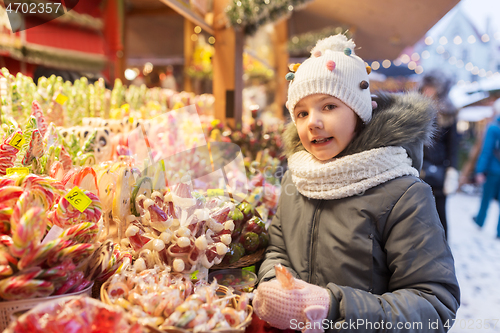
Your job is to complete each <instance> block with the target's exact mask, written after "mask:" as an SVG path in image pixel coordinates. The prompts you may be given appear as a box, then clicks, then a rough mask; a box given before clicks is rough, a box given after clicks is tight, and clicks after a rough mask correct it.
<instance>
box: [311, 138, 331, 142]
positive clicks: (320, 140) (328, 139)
mask: <svg viewBox="0 0 500 333" xmlns="http://www.w3.org/2000/svg"><path fill="white" fill-rule="evenodd" d="M332 139H333V137H329V138H324V139H319V140H312V141H311V142H312V143H313V144H322V143H327V142H330V141H331V140H332Z"/></svg>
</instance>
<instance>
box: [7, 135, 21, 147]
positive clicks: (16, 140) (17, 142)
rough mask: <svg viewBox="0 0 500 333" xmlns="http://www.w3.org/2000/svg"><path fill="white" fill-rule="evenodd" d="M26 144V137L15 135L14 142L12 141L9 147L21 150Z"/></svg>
mask: <svg viewBox="0 0 500 333" xmlns="http://www.w3.org/2000/svg"><path fill="white" fill-rule="evenodd" d="M23 144H24V137H23V135H22V134H21V133H15V134H14V136H13V137H12V140H10V142H9V145H11V146H12V147H14V148H16V149H21V147H22V146H23Z"/></svg>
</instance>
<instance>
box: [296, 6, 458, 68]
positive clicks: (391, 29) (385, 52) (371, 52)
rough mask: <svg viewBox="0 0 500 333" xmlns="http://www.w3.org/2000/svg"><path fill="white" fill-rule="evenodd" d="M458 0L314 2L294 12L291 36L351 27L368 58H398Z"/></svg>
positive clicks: (360, 52)
mask: <svg viewBox="0 0 500 333" xmlns="http://www.w3.org/2000/svg"><path fill="white" fill-rule="evenodd" d="M458 2H459V0H439V1H436V0H419V1H410V0H335V1H332V0H314V1H313V2H311V3H309V4H308V5H307V6H306V7H304V8H303V9H301V10H297V11H294V13H293V14H292V17H291V19H290V21H289V35H290V36H294V35H300V34H302V33H306V32H309V31H316V30H320V29H323V28H326V27H332V26H343V27H348V28H349V29H350V30H351V32H353V33H354V38H355V42H356V45H357V46H358V50H357V51H356V53H357V54H358V55H359V56H360V57H362V58H366V59H390V60H392V59H396V58H397V57H398V56H399V55H400V53H401V51H403V49H404V48H405V47H407V46H410V45H414V44H415V43H416V42H417V41H418V40H419V39H420V38H422V37H423V36H424V35H425V33H426V32H427V31H429V29H430V28H432V27H433V26H434V24H436V23H437V22H438V21H439V20H440V19H441V18H442V17H443V16H444V15H445V14H446V13H447V12H448V11H449V10H450V9H452V8H453V7H454V6H455V5H456V4H457V3H458Z"/></svg>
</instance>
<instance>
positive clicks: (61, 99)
mask: <svg viewBox="0 0 500 333" xmlns="http://www.w3.org/2000/svg"><path fill="white" fill-rule="evenodd" d="M67 100H68V96H66V95H63V94H59V95H57V97H56V103H58V104H61V105H64V103H66V101H67Z"/></svg>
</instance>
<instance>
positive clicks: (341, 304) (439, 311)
mask: <svg viewBox="0 0 500 333" xmlns="http://www.w3.org/2000/svg"><path fill="white" fill-rule="evenodd" d="M378 104H379V107H378V108H377V109H376V112H375V111H374V114H373V118H372V121H371V122H370V123H369V124H368V125H367V126H366V128H365V129H364V130H363V131H362V132H361V133H360V135H359V136H358V137H357V138H356V139H355V140H354V141H353V142H352V143H351V145H349V146H348V147H347V148H346V150H345V151H344V153H343V154H342V155H343V156H345V155H349V154H352V153H355V152H360V151H363V150H367V149H372V148H377V147H383V146H402V147H404V148H405V149H406V150H407V153H408V155H409V156H410V157H411V158H412V161H413V166H414V167H416V168H417V170H420V167H421V163H422V148H423V144H424V143H427V142H428V141H429V138H430V137H431V135H432V130H433V127H432V121H433V117H434V116H435V113H434V111H433V109H432V107H431V105H430V104H429V102H428V100H426V99H423V98H422V97H420V95H416V94H412V95H384V96H381V97H380V98H379V99H378ZM292 126H293V125H292ZM294 127H295V126H293V127H291V130H290V129H289V131H288V132H289V133H288V136H287V140H288V147H289V149H290V150H289V152H288V153H289V154H291V153H293V152H294V151H297V150H300V149H303V147H302V148H301V147H300V143H299V144H298V143H297V140H298V136H297V135H296V129H295V133H294ZM299 142H300V141H299ZM269 234H270V245H269V247H268V250H267V252H266V256H265V260H264V262H263V263H262V265H261V268H260V270H259V279H260V281H266V280H269V279H272V278H274V277H275V272H274V265H276V264H278V263H280V264H282V265H284V266H286V267H287V268H289V269H290V271H291V272H292V274H294V275H295V276H296V277H298V278H300V279H302V280H304V281H307V282H309V283H313V284H316V285H319V286H322V287H326V288H327V289H328V290H329V291H330V296H331V305H330V312H329V315H328V322H324V328H327V331H342V332H385V331H389V332H445V331H447V330H448V328H449V327H450V326H451V325H452V323H453V321H452V319H454V318H455V315H456V311H457V309H458V307H459V297H460V295H459V294H460V292H459V287H458V282H457V279H456V277H455V269H454V263H453V257H452V254H451V251H450V248H449V247H448V244H447V242H446V239H445V236H444V230H443V228H442V225H441V223H440V221H439V217H438V214H437V211H436V207H435V202H434V198H433V196H432V192H431V188H430V187H429V186H428V185H427V184H426V183H424V182H423V181H421V180H420V179H419V178H416V177H413V176H403V177H400V178H396V179H393V180H390V181H388V182H386V183H383V184H380V185H378V186H375V187H373V188H370V189H368V190H367V191H366V192H365V193H364V194H363V195H359V196H351V197H347V198H342V199H337V200H316V199H310V198H307V197H305V196H303V195H302V194H300V193H299V192H298V191H297V189H296V187H295V185H294V184H293V182H292V179H291V175H290V174H289V172H287V173H286V174H285V176H284V178H283V181H282V188H281V197H280V202H279V207H278V211H277V214H276V215H275V218H274V219H273V221H272V223H271V226H270V228H269ZM445 326H448V327H445Z"/></svg>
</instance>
